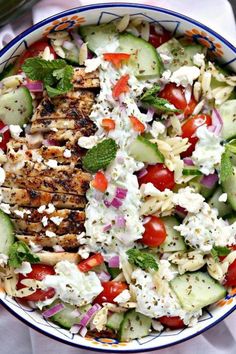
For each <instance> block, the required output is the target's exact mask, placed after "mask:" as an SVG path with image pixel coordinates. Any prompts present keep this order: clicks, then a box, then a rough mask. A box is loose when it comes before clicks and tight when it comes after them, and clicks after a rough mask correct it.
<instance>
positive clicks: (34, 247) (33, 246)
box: [29, 240, 43, 253]
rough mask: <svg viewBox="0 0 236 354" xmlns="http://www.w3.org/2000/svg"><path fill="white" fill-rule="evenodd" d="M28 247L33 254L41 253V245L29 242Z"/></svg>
mask: <svg viewBox="0 0 236 354" xmlns="http://www.w3.org/2000/svg"><path fill="white" fill-rule="evenodd" d="M29 246H30V248H31V251H32V252H33V253H37V252H41V251H42V249H43V247H42V246H41V245H37V244H36V243H34V242H33V241H31V240H30V241H29Z"/></svg>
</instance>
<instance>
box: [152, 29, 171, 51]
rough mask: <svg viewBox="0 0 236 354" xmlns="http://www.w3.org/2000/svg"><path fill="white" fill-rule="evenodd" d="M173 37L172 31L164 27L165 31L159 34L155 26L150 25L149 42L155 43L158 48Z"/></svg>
mask: <svg viewBox="0 0 236 354" xmlns="http://www.w3.org/2000/svg"><path fill="white" fill-rule="evenodd" d="M170 38H171V33H170V32H169V31H167V30H166V29H164V28H163V33H162V34H159V33H157V32H156V31H155V26H153V25H151V26H150V36H149V40H148V41H149V43H151V44H152V45H153V47H155V48H158V47H160V45H162V44H163V43H165V42H167V41H168V40H169V39H170Z"/></svg>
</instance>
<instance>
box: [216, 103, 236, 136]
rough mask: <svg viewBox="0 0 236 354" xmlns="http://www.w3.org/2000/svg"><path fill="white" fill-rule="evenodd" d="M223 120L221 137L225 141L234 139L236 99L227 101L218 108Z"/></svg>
mask: <svg viewBox="0 0 236 354" xmlns="http://www.w3.org/2000/svg"><path fill="white" fill-rule="evenodd" d="M219 113H220V115H221V118H222V120H223V128H222V133H221V134H222V137H223V139H225V140H229V139H232V138H234V137H236V99H235V100H228V101H226V102H224V103H223V104H222V105H220V107H219Z"/></svg>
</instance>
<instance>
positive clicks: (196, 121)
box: [181, 114, 212, 157]
mask: <svg viewBox="0 0 236 354" xmlns="http://www.w3.org/2000/svg"><path fill="white" fill-rule="evenodd" d="M203 124H206V125H207V126H209V125H211V124H212V120H211V116H209V115H208V114H197V115H196V116H193V117H191V118H189V119H188V120H187V121H186V122H185V123H184V124H183V125H182V138H188V141H189V143H190V144H191V146H189V148H188V150H186V151H184V152H183V153H182V154H181V157H187V156H191V155H192V152H193V151H194V149H195V146H196V144H197V142H198V138H197V137H196V130H197V129H198V128H199V127H201V126H202V125H203Z"/></svg>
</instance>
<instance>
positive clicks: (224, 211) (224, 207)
mask: <svg viewBox="0 0 236 354" xmlns="http://www.w3.org/2000/svg"><path fill="white" fill-rule="evenodd" d="M222 193H223V190H222V188H221V187H220V186H219V187H218V188H217V189H216V191H215V192H214V194H213V196H212V197H211V198H210V199H209V200H208V204H209V205H210V206H211V207H212V208H216V209H217V210H218V213H219V216H220V217H221V218H223V217H224V216H225V215H228V214H230V213H231V212H232V208H231V207H230V205H228V204H227V203H224V202H219V197H220V196H221V194H222Z"/></svg>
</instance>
